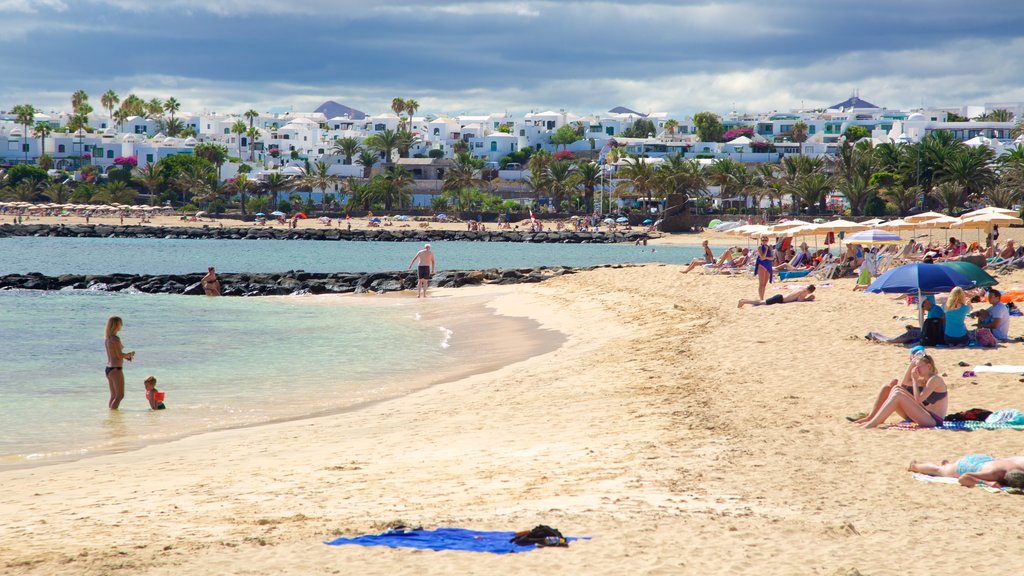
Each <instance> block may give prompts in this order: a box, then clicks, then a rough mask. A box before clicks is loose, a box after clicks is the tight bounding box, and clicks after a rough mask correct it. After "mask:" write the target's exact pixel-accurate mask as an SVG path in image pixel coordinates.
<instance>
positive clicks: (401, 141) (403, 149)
mask: <svg viewBox="0 0 1024 576" xmlns="http://www.w3.org/2000/svg"><path fill="white" fill-rule="evenodd" d="M419 141H420V137H419V136H417V135H415V134H413V133H412V132H410V131H408V130H399V131H398V135H397V138H396V139H395V147H396V148H398V157H399V158H408V157H409V150H410V149H411V148H412V147H413V146H415V145H416V144H417V143H418V142H419Z"/></svg>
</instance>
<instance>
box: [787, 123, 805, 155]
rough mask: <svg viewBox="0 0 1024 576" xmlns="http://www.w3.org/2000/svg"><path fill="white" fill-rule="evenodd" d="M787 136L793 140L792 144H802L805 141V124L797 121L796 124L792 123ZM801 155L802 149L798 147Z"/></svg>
mask: <svg viewBox="0 0 1024 576" xmlns="http://www.w3.org/2000/svg"><path fill="white" fill-rule="evenodd" d="M789 134H790V137H791V138H792V139H793V142H797V143H799V144H803V143H804V142H806V141H807V122H804V121H803V120H797V121H796V122H794V123H793V128H792V130H791V131H790V133H789ZM803 153H804V147H803V146H800V154H803Z"/></svg>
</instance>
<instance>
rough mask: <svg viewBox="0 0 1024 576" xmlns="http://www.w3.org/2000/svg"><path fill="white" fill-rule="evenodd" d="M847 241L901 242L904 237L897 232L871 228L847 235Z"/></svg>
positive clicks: (854, 242)
mask: <svg viewBox="0 0 1024 576" xmlns="http://www.w3.org/2000/svg"><path fill="white" fill-rule="evenodd" d="M846 242H847V243H849V244H901V243H903V239H902V238H900V235H899V234H896V233H895V232H887V231H885V230H878V229H871V230H864V231H863V232H857V233H855V234H851V235H849V236H847V237H846Z"/></svg>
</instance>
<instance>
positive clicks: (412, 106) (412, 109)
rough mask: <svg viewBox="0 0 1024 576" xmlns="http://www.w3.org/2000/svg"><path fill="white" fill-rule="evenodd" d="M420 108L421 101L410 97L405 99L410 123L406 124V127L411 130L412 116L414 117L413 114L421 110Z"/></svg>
mask: <svg viewBox="0 0 1024 576" xmlns="http://www.w3.org/2000/svg"><path fill="white" fill-rule="evenodd" d="M419 109H420V103H419V102H417V101H415V100H413V99H412V98H409V99H407V100H406V101H405V112H406V114H408V115H409V123H408V124H406V129H407V130H409V131H410V132H411V131H412V117H413V114H415V113H416V111H417V110H419Z"/></svg>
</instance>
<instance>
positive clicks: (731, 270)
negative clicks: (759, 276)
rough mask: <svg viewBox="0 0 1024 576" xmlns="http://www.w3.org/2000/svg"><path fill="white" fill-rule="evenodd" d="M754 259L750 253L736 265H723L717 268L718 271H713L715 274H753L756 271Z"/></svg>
mask: <svg viewBox="0 0 1024 576" xmlns="http://www.w3.org/2000/svg"><path fill="white" fill-rule="evenodd" d="M753 260H754V259H753V258H752V257H751V255H750V254H748V255H747V257H746V258H744V259H743V260H742V261H740V263H739V264H737V265H735V266H722V267H721V268H718V269H716V271H715V272H713V273H714V274H727V275H731V274H753V273H754V263H753Z"/></svg>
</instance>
